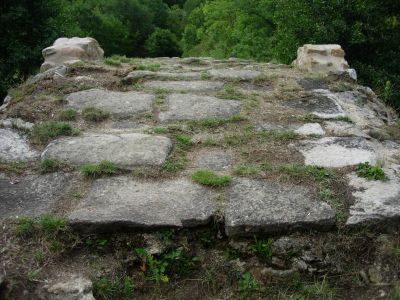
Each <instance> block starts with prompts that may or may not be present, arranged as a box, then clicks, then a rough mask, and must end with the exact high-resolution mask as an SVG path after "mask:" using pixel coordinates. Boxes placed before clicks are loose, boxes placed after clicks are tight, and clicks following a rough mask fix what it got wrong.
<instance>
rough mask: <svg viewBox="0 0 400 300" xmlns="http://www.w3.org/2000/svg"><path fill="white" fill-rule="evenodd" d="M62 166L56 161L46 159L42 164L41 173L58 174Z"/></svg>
mask: <svg viewBox="0 0 400 300" xmlns="http://www.w3.org/2000/svg"><path fill="white" fill-rule="evenodd" d="M61 166H62V164H61V162H60V161H58V160H56V159H50V158H46V159H44V160H42V161H41V162H40V171H41V172H42V173H43V174H44V173H51V172H56V171H58V170H59V169H60V168H61Z"/></svg>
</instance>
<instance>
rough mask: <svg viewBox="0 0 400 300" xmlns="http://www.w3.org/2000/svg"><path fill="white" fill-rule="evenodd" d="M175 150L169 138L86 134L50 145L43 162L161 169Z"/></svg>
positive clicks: (124, 134)
mask: <svg viewBox="0 0 400 300" xmlns="http://www.w3.org/2000/svg"><path fill="white" fill-rule="evenodd" d="M171 147H172V144H171V141H170V139H169V138H166V137H162V136H152V135H146V134H141V133H121V134H117V133H115V134H86V135H83V136H78V137H67V138H61V139H59V140H56V141H53V142H52V143H50V144H49V145H48V146H47V147H46V149H45V150H44V151H43V153H42V158H43V159H45V158H53V159H58V160H61V161H65V162H67V163H69V164H71V165H82V164H87V163H99V162H101V161H103V160H108V161H112V162H114V163H116V164H117V165H118V166H119V167H120V168H122V169H127V170H130V169H133V168H135V167H139V166H160V165H162V164H163V163H164V162H165V159H166V157H167V155H168V153H169V151H170V149H171Z"/></svg>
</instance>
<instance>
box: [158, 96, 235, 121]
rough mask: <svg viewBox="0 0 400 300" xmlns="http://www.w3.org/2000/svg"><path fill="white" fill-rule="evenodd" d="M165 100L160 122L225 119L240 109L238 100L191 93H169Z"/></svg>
mask: <svg viewBox="0 0 400 300" xmlns="http://www.w3.org/2000/svg"><path fill="white" fill-rule="evenodd" d="M166 102H167V105H168V110H167V111H163V112H160V114H159V119H160V121H161V122H166V121H180V120H201V119H207V118H219V119H225V118H229V117H231V116H233V115H236V114H238V113H240V110H241V108H240V106H241V103H240V101H235V100H222V99H218V98H215V97H210V96H197V95H193V94H171V95H169V96H168V97H167V101H166Z"/></svg>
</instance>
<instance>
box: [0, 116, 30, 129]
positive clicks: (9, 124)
mask: <svg viewBox="0 0 400 300" xmlns="http://www.w3.org/2000/svg"><path fill="white" fill-rule="evenodd" d="M33 125H34V124H33V123H30V122H25V121H24V120H22V119H20V118H9V119H4V120H0V127H4V128H17V129H20V130H26V131H29V130H31V129H32V127H33Z"/></svg>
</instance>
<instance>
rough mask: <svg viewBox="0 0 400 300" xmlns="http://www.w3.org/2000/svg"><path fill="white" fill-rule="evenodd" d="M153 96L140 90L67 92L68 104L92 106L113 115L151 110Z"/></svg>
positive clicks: (70, 105)
mask: <svg viewBox="0 0 400 300" xmlns="http://www.w3.org/2000/svg"><path fill="white" fill-rule="evenodd" d="M154 100H155V96H154V95H151V94H145V93H141V92H114V91H107V90H101V89H90V90H85V91H80V92H76V93H72V94H69V95H68V96H67V101H68V106H69V107H72V108H76V109H78V110H81V109H83V108H85V107H89V106H94V107H97V108H101V109H103V110H105V111H107V112H109V113H111V114H112V115H114V116H118V117H136V116H139V115H141V114H144V113H147V112H151V111H152V106H153V103H154Z"/></svg>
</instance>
